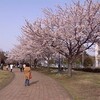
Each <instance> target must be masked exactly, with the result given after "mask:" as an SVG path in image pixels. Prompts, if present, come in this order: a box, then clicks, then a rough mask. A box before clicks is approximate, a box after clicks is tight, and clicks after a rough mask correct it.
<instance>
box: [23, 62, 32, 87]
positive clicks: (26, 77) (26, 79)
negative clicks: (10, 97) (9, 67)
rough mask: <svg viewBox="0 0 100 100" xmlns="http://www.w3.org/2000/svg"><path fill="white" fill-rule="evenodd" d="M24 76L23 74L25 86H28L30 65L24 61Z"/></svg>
mask: <svg viewBox="0 0 100 100" xmlns="http://www.w3.org/2000/svg"><path fill="white" fill-rule="evenodd" d="M24 76H25V86H29V85H30V79H31V67H30V65H29V63H26V66H25V67H24Z"/></svg>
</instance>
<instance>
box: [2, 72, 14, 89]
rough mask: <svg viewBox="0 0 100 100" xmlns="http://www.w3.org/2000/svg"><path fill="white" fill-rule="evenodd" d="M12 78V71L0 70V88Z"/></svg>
mask: <svg viewBox="0 0 100 100" xmlns="http://www.w3.org/2000/svg"><path fill="white" fill-rule="evenodd" d="M13 78H14V73H11V72H9V71H3V70H0V89H2V88H4V87H5V86H6V85H8V84H9V83H10V82H11V81H12V79H13Z"/></svg>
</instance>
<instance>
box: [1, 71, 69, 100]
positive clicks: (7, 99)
mask: <svg viewBox="0 0 100 100" xmlns="http://www.w3.org/2000/svg"><path fill="white" fill-rule="evenodd" d="M14 73H15V78H14V80H13V81H12V82H11V83H10V84H9V85H8V86H6V87H5V88H4V89H2V90H0V100H71V99H70V98H69V95H68V94H67V93H66V91H65V90H64V88H62V87H61V86H60V85H59V84H58V83H57V82H56V81H55V80H53V79H52V78H50V77H48V76H45V75H43V74H41V73H38V72H35V71H33V72H32V76H33V78H32V80H31V81H30V83H31V84H30V86H26V87H25V86H24V75H23V72H22V73H21V72H20V71H19V70H18V69H17V70H16V69H14Z"/></svg>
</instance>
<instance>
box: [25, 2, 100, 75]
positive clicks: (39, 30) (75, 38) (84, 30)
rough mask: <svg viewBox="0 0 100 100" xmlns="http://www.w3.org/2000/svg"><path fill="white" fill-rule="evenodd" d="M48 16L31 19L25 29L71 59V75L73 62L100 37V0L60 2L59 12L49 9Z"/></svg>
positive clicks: (45, 45)
mask: <svg viewBox="0 0 100 100" xmlns="http://www.w3.org/2000/svg"><path fill="white" fill-rule="evenodd" d="M44 13H45V16H46V17H45V19H42V20H38V21H35V22H34V23H32V24H31V23H29V22H27V25H26V26H25V27H24V31H25V32H26V33H27V34H28V36H29V37H30V39H32V40H35V42H37V43H39V42H40V43H41V46H44V47H49V48H52V49H54V50H55V51H56V52H58V53H60V54H62V55H64V56H65V57H66V59H67V60H68V64H69V66H68V75H69V76H71V75H72V63H73V62H74V61H75V59H77V57H78V56H79V55H80V54H82V53H83V52H84V51H86V50H87V49H89V48H90V47H91V46H92V45H93V44H94V43H95V42H97V41H98V40H99V39H100V3H99V2H96V3H95V2H93V1H92V0H86V2H85V3H84V4H81V3H80V2H77V3H74V5H73V6H71V7H70V8H69V7H67V6H66V5H65V8H63V7H61V6H58V8H57V10H56V12H53V11H52V10H51V9H45V10H44Z"/></svg>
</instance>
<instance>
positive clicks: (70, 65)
mask: <svg viewBox="0 0 100 100" xmlns="http://www.w3.org/2000/svg"><path fill="white" fill-rule="evenodd" d="M68 76H69V77H72V62H70V61H68Z"/></svg>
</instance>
